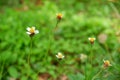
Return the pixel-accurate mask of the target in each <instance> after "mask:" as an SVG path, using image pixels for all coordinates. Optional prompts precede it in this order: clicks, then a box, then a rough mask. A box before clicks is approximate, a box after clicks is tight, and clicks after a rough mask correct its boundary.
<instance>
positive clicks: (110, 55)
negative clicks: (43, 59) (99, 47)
mask: <svg viewBox="0 0 120 80" xmlns="http://www.w3.org/2000/svg"><path fill="white" fill-rule="evenodd" d="M105 48H106V51H107V54H108V56H109V57H110V60H111V61H112V62H114V60H113V56H112V53H110V52H109V49H108V46H107V44H105Z"/></svg>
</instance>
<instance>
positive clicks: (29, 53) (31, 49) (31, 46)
mask: <svg viewBox="0 0 120 80" xmlns="http://www.w3.org/2000/svg"><path fill="white" fill-rule="evenodd" d="M31 54H32V37H30V53H29V54H28V65H29V66H30V56H31Z"/></svg>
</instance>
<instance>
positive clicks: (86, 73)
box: [85, 61, 87, 80]
mask: <svg viewBox="0 0 120 80" xmlns="http://www.w3.org/2000/svg"><path fill="white" fill-rule="evenodd" d="M85 80H87V61H86V63H85Z"/></svg>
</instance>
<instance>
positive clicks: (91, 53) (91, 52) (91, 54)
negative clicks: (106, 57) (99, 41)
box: [90, 44, 93, 66]
mask: <svg viewBox="0 0 120 80" xmlns="http://www.w3.org/2000/svg"><path fill="white" fill-rule="evenodd" d="M92 56H93V44H91V51H90V64H91V66H92V61H93V60H92Z"/></svg>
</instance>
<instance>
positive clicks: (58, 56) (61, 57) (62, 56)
mask: <svg viewBox="0 0 120 80" xmlns="http://www.w3.org/2000/svg"><path fill="white" fill-rule="evenodd" d="M56 57H57V58H58V59H63V58H64V57H65V56H64V55H63V54H62V53H61V52H58V54H57V55H56Z"/></svg>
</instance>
